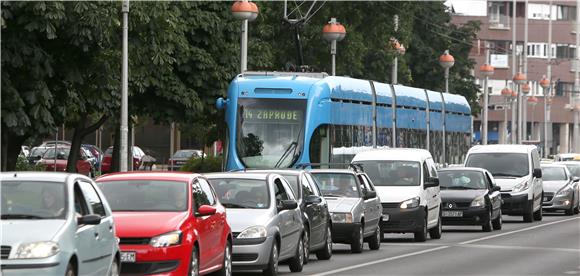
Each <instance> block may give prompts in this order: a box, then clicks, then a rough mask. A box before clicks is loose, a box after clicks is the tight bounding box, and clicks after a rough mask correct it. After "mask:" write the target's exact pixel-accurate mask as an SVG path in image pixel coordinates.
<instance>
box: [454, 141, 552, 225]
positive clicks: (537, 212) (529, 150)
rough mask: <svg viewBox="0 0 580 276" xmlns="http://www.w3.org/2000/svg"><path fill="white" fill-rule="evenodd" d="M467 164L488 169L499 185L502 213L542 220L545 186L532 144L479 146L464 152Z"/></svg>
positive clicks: (525, 219) (538, 160) (527, 219)
mask: <svg viewBox="0 0 580 276" xmlns="http://www.w3.org/2000/svg"><path fill="white" fill-rule="evenodd" d="M465 166H466V167H477V168H484V169H486V170H488V171H489V172H490V173H491V174H492V175H493V177H494V178H495V180H496V183H497V185H498V186H500V187H501V197H502V199H503V204H502V207H501V210H502V213H503V214H505V215H513V216H523V219H524V221H525V222H532V221H534V220H542V199H543V197H544V186H543V182H542V169H541V168H540V155H539V154H538V150H537V148H536V147H535V146H532V145H485V146H483V145H479V146H474V147H472V148H471V149H469V151H468V152H467V156H466V158H465Z"/></svg>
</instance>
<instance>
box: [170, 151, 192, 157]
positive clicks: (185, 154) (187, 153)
mask: <svg viewBox="0 0 580 276" xmlns="http://www.w3.org/2000/svg"><path fill="white" fill-rule="evenodd" d="M194 155H195V156H196V157H197V152H196V151H195V150H178V151H177V152H176V153H175V154H174V155H173V158H191V157H192V156H194Z"/></svg>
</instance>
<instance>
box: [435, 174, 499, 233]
mask: <svg viewBox="0 0 580 276" xmlns="http://www.w3.org/2000/svg"><path fill="white" fill-rule="evenodd" d="M439 184H440V187H441V202H442V203H441V204H442V214H441V215H442V218H443V225H481V226H482V229H483V231H484V232H490V231H491V230H492V228H493V229H495V230H499V229H501V226H502V219H501V204H502V199H501V194H500V187H499V186H497V185H496V184H495V180H494V179H493V176H492V175H491V173H489V172H488V171H487V170H485V169H480V168H450V169H443V170H440V171H439Z"/></svg>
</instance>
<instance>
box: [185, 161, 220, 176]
mask: <svg viewBox="0 0 580 276" xmlns="http://www.w3.org/2000/svg"><path fill="white" fill-rule="evenodd" d="M181 171H184V172H195V173H207V172H221V171H222V158H221V157H206V158H203V159H202V158H192V159H189V160H188V161H187V163H185V165H183V167H181Z"/></svg>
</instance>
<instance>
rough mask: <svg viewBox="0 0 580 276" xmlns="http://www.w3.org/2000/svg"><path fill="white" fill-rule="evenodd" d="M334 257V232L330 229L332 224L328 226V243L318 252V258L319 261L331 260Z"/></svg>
mask: <svg viewBox="0 0 580 276" xmlns="http://www.w3.org/2000/svg"><path fill="white" fill-rule="evenodd" d="M330 257H332V230H331V229H330V222H328V226H326V242H325V243H324V247H323V248H322V250H320V251H318V252H316V258H318V259H319V260H329V259H330Z"/></svg>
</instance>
